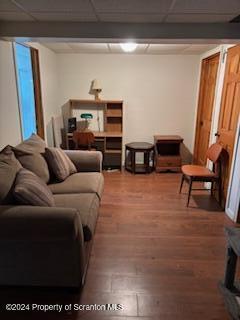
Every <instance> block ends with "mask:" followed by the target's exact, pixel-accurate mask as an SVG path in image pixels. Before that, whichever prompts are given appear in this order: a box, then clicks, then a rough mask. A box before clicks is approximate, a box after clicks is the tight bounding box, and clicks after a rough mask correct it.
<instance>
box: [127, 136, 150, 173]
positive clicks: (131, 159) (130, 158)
mask: <svg viewBox="0 0 240 320" xmlns="http://www.w3.org/2000/svg"><path fill="white" fill-rule="evenodd" d="M138 152H139V153H143V154H144V163H143V164H137V163H136V153H138ZM151 160H152V161H153V163H152V166H151V165H150V161H151ZM125 169H126V170H128V171H130V172H132V173H150V172H152V171H153V169H154V145H153V144H152V143H148V142H131V143H127V144H126V145H125Z"/></svg>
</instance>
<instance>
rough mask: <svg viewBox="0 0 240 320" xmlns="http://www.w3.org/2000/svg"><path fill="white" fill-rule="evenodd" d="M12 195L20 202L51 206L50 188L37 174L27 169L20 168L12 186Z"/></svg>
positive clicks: (51, 195) (52, 201)
mask: <svg viewBox="0 0 240 320" xmlns="http://www.w3.org/2000/svg"><path fill="white" fill-rule="evenodd" d="M13 194H14V197H15V198H16V200H17V201H18V202H19V203H20V204H25V205H32V206H44V207H53V206H54V205H55V203H54V198H53V194H52V192H51V190H50V189H49V188H48V186H47V185H46V183H44V182H43V181H42V180H41V179H40V178H39V177H38V176H36V175H35V174H34V173H32V172H31V171H29V170H27V169H20V170H19V172H18V174H17V177H16V181H15V186H14V191H13Z"/></svg>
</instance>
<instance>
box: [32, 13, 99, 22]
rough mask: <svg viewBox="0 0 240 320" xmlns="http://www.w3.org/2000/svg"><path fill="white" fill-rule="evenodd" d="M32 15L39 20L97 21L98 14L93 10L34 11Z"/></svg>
mask: <svg viewBox="0 0 240 320" xmlns="http://www.w3.org/2000/svg"><path fill="white" fill-rule="evenodd" d="M31 15H32V16H33V17H34V18H36V20H38V21H74V22H76V21H79V22H82V21H83V22H85V21H88V22H94V21H97V18H96V15H95V14H94V13H91V12H64V13H63V12H57V13H56V12H32V13H31Z"/></svg>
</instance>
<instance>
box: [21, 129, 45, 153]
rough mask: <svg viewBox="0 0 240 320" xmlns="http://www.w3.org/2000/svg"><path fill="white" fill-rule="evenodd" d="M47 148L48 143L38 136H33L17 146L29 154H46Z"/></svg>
mask: <svg viewBox="0 0 240 320" xmlns="http://www.w3.org/2000/svg"><path fill="white" fill-rule="evenodd" d="M46 147H47V145H46V142H45V141H44V140H43V139H42V138H40V137H39V136H38V135H37V134H34V133H33V134H32V135H31V137H30V138H28V139H27V140H24V141H23V142H21V143H20V144H18V145H17V146H16V148H17V149H19V150H22V151H26V152H29V153H34V152H37V153H44V152H45V148H46Z"/></svg>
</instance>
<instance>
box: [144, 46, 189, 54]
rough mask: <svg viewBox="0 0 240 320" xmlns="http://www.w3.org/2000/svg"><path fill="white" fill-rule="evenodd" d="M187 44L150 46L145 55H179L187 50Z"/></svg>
mask: <svg viewBox="0 0 240 320" xmlns="http://www.w3.org/2000/svg"><path fill="white" fill-rule="evenodd" d="M189 46H190V45H189V44H150V45H149V47H148V50H147V53H150V54H179V53H181V52H183V51H184V50H185V49H187V48H188V47H189Z"/></svg>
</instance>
